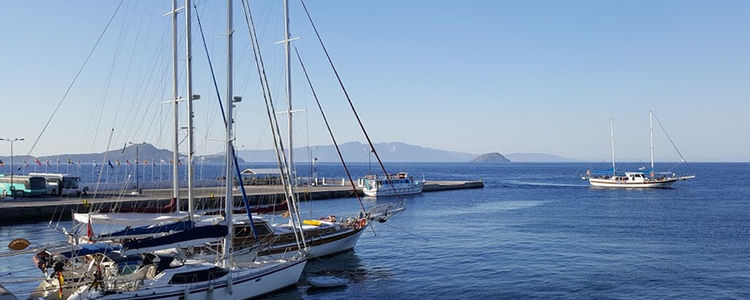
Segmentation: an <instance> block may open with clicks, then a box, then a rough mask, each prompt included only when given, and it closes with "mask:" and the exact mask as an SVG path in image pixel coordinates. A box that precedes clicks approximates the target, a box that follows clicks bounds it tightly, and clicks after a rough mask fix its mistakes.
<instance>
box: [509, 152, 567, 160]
mask: <svg viewBox="0 0 750 300" xmlns="http://www.w3.org/2000/svg"><path fill="white" fill-rule="evenodd" d="M505 157H507V158H508V159H510V160H511V161H512V162H578V161H579V160H575V159H570V158H566V157H562V156H557V155H552V154H546V153H510V154H506V155H505Z"/></svg>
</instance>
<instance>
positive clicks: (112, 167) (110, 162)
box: [107, 159, 115, 169]
mask: <svg viewBox="0 0 750 300" xmlns="http://www.w3.org/2000/svg"><path fill="white" fill-rule="evenodd" d="M107 164H109V168H110V169H114V168H115V166H113V165H112V160H111V159H110V160H109V161H107Z"/></svg>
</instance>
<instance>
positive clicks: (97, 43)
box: [26, 0, 125, 155]
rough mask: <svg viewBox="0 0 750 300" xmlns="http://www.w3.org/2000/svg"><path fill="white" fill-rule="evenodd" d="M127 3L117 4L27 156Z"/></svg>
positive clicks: (121, 1) (121, 0) (122, 0)
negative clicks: (123, 4) (121, 8)
mask: <svg viewBox="0 0 750 300" xmlns="http://www.w3.org/2000/svg"><path fill="white" fill-rule="evenodd" d="M123 2H125V0H120V4H117V8H116V9H115V12H114V13H112V16H110V17H109V21H107V25H106V26H104V30H102V32H101V33H100V34H99V38H97V39H96V43H94V46H93V47H92V48H91V50H90V51H89V54H88V55H87V56H86V59H84V60H83V64H81V67H80V68H79V69H78V72H76V75H75V76H74V77H73V80H72V81H71V82H70V84H69V85H68V88H67V89H66V90H65V93H64V94H63V96H62V98H60V101H58V102H57V106H55V110H53V111H52V115H51V116H50V117H49V119H47V123H45V124H44V127H42V131H41V132H39V135H38V136H37V137H36V140H34V144H32V145H31V148H29V152H27V153H26V155H31V152H32V151H34V148H36V144H37V143H39V139H41V138H42V135H43V134H44V132H45V131H47V127H49V124H50V122H52V119H53V118H54V117H55V114H57V111H58V110H59V109H60V106H62V104H63V102H65V99H66V98H67V97H68V93H70V90H71V89H73V85H75V83H76V81H77V80H78V76H80V75H81V73H82V72H83V69H84V68H85V67H86V64H87V63H88V62H89V59H90V58H91V55H93V54H94V50H96V48H97V47H98V46H99V42H101V40H102V37H104V33H106V32H107V29H108V28H109V25H110V24H112V20H114V19H115V16H116V15H117V12H118V11H119V10H120V7H122V3H123Z"/></svg>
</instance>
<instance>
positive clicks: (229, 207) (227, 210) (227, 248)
mask: <svg viewBox="0 0 750 300" xmlns="http://www.w3.org/2000/svg"><path fill="white" fill-rule="evenodd" d="M233 31H234V29H233V28H232V0H227V95H226V98H225V101H226V104H225V105H226V107H225V110H226V116H227V122H226V124H225V126H226V162H225V164H226V165H225V172H226V173H225V174H224V176H225V178H226V185H225V190H224V196H225V200H224V201H225V202H224V206H225V207H224V220H225V221H226V224H227V227H228V229H229V230H228V231H227V236H226V237H225V238H224V247H223V248H224V249H223V259H222V263H223V265H224V267H225V268H227V267H229V266H230V265H231V257H230V256H231V252H232V236H233V235H234V228H233V226H232V225H233V224H232V212H233V208H234V197H233V196H232V183H233V177H232V161H233V158H232V155H233V151H232V123H234V117H233V116H232V105H234V104H232V93H233V92H232V33H233Z"/></svg>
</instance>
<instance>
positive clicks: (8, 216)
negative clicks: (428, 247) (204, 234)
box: [0, 180, 484, 224]
mask: <svg viewBox="0 0 750 300" xmlns="http://www.w3.org/2000/svg"><path fill="white" fill-rule="evenodd" d="M483 187H484V183H483V182H482V181H481V180H478V181H427V182H425V185H424V188H423V192H436V191H445V190H457V189H475V188H483ZM245 188H246V191H247V193H248V198H249V201H250V203H252V204H253V205H263V204H270V203H274V202H275V201H276V200H278V199H282V198H283V195H284V190H283V187H282V186H278V185H253V186H246V187H245ZM295 191H297V192H298V193H299V195H300V196H299V198H300V199H303V200H322V199H336V198H345V197H354V192H353V191H352V188H351V186H343V185H323V186H312V187H297V188H296V189H295ZM130 192H131V191H125V192H124V193H122V192H120V193H118V192H113V191H105V192H100V193H97V194H89V195H86V196H80V197H42V198H20V199H10V198H4V199H3V200H2V202H0V224H13V223H27V222H40V221H49V220H58V219H60V220H70V219H71V218H72V211H77V212H87V211H89V209H90V208H91V207H99V208H101V207H105V208H106V207H112V206H115V205H117V206H119V207H138V208H144V207H161V206H164V205H167V204H168V203H169V202H170V199H171V197H172V190H171V189H148V190H143V193H142V194H140V195H132V194H130ZM357 193H358V194H359V195H360V196H363V193H362V190H361V189H358V190H357ZM223 195H224V187H201V188H195V189H194V199H195V202H196V204H195V206H196V207H199V208H202V209H209V208H218V207H220V206H221V204H222V203H223ZM180 198H181V199H183V201H182V203H181V207H182V209H183V210H187V201H186V200H184V199H185V198H187V191H186V190H181V191H180ZM234 198H235V199H234V201H235V206H236V207H239V206H242V194H241V192H240V190H239V189H238V188H235V190H234Z"/></svg>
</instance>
